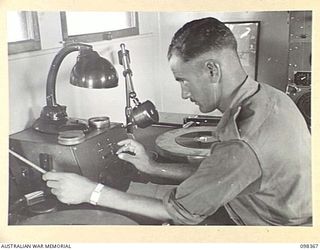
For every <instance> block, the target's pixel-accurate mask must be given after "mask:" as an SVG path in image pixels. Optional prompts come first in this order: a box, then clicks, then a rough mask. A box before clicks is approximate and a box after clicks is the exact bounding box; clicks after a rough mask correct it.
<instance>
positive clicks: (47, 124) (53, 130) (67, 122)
mask: <svg viewBox="0 0 320 250" xmlns="http://www.w3.org/2000/svg"><path fill="white" fill-rule="evenodd" d="M32 127H33V129H35V130H37V131H39V132H42V133H46V134H59V132H62V131H68V130H82V131H83V132H88V131H89V125H88V122H87V121H86V120H81V119H75V118H67V117H66V118H64V119H61V120H58V121H54V120H48V119H43V118H41V117H40V118H38V119H37V120H36V121H35V122H34V123H33V125H32Z"/></svg>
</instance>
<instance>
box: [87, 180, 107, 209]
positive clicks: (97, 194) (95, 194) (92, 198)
mask: <svg viewBox="0 0 320 250" xmlns="http://www.w3.org/2000/svg"><path fill="white" fill-rule="evenodd" d="M103 187H104V185H102V184H101V183H99V184H98V185H97V186H96V188H95V189H94V190H93V191H92V193H91V196H90V203H91V204H92V205H97V203H98V201H99V198H100V194H101V190H102V189H103Z"/></svg>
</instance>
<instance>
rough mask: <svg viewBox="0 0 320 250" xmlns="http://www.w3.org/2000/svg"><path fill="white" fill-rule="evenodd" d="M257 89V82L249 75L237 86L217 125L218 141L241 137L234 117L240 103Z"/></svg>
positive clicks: (239, 107)
mask: <svg viewBox="0 0 320 250" xmlns="http://www.w3.org/2000/svg"><path fill="white" fill-rule="evenodd" d="M258 90H259V83H258V82H256V81H254V80H253V79H252V78H250V77H248V78H247V80H246V81H245V82H244V83H243V84H242V85H241V86H240V87H239V89H238V91H237V93H236V94H235V96H234V98H233V99H232V101H231V103H230V105H229V107H228V108H227V110H226V111H225V112H224V113H223V116H222V118H221V120H220V122H219V124H218V126H217V129H216V135H217V136H218V139H219V140H220V141H226V140H231V139H241V135H240V132H239V129H238V126H237V124H236V119H237V117H238V115H239V114H240V111H241V109H242V107H241V104H242V103H243V102H244V101H245V100H246V99H248V98H250V97H251V96H253V95H254V94H255V93H257V92H258Z"/></svg>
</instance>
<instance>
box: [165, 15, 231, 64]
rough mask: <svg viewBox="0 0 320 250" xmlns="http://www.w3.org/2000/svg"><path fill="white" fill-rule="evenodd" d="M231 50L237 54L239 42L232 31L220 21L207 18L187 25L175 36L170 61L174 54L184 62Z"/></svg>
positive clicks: (169, 51)
mask: <svg viewBox="0 0 320 250" xmlns="http://www.w3.org/2000/svg"><path fill="white" fill-rule="evenodd" d="M223 48H230V49H233V50H234V51H235V52H237V41H236V39H235V37H234V35H233V33H232V32H231V30H230V29H229V28H228V27H227V26H226V25H225V24H224V23H222V22H220V21H219V20H218V19H215V18H213V17H207V18H203V19H198V20H193V21H191V22H188V23H186V24H185V25H184V26H183V27H182V28H180V29H179V30H178V31H177V32H176V33H175V34H174V36H173V38H172V41H171V44H170V46H169V50H168V55H167V56H168V59H169V60H170V58H171V56H172V55H173V54H175V55H177V56H179V57H180V58H181V59H182V60H183V61H188V60H190V59H194V58H196V57H197V56H200V55H201V54H203V53H205V52H208V51H210V50H221V49H223Z"/></svg>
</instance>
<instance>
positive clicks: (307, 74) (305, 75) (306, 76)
mask: <svg viewBox="0 0 320 250" xmlns="http://www.w3.org/2000/svg"><path fill="white" fill-rule="evenodd" d="M294 83H295V84H297V85H304V86H310V85H311V71H296V72H295V73H294Z"/></svg>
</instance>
